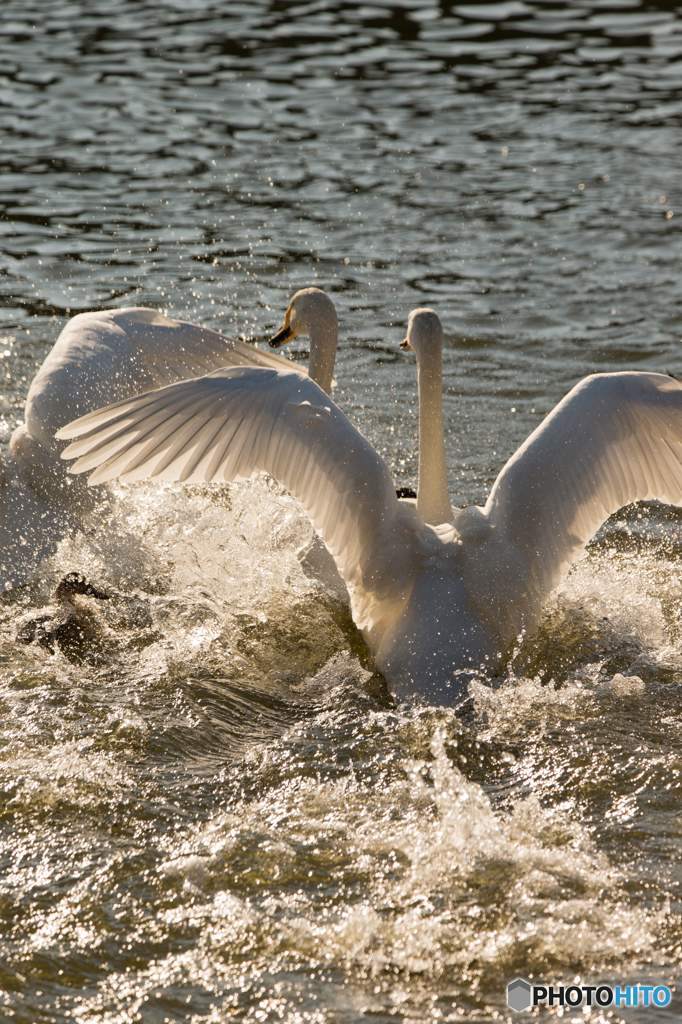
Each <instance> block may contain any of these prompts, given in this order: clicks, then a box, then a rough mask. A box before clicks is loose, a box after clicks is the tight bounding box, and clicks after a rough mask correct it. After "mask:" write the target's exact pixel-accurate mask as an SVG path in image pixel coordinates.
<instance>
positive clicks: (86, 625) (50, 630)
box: [16, 572, 111, 651]
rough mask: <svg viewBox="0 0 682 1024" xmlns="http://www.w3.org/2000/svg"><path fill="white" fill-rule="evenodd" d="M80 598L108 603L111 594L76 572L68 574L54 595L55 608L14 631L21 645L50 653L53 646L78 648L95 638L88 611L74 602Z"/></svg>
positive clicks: (91, 619) (31, 619)
mask: <svg viewBox="0 0 682 1024" xmlns="http://www.w3.org/2000/svg"><path fill="white" fill-rule="evenodd" d="M79 596H83V597H94V598H96V599H97V600H98V601H108V600H109V599H110V597H111V595H110V594H105V593H104V591H103V590H97V588H96V587H93V585H92V583H88V581H87V580H86V579H85V576H82V575H81V573H78V572H70V573H67V575H66V576H64V578H63V579H62V580H60V581H59V583H58V584H57V587H56V588H55V592H54V599H55V602H56V604H55V606H52V607H48V609H47V610H46V612H45V613H44V614H42V615H36V616H34V617H33V618H30V619H28V620H26V621H24V622H23V624H21V625H20V627H19V629H18V630H17V634H16V640H17V643H20V644H32V643H37V644H39V645H40V646H41V647H45V648H46V649H47V650H49V651H54V649H55V647H61V648H64V649H65V650H68V649H69V648H77V647H78V646H80V645H81V644H83V643H84V642H85V641H86V640H90V639H93V638H94V636H95V635H96V631H97V626H96V620H95V618H94V616H93V615H92V613H91V612H90V610H89V609H88V608H86V607H85V606H84V605H82V604H81V603H80V602H78V601H76V598H77V597H79Z"/></svg>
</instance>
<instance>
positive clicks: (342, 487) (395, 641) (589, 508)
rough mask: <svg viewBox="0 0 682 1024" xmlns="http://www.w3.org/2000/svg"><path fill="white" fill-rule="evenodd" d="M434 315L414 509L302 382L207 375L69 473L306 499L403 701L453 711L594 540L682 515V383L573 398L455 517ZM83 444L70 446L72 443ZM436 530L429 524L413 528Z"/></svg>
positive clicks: (123, 411)
mask: <svg viewBox="0 0 682 1024" xmlns="http://www.w3.org/2000/svg"><path fill="white" fill-rule="evenodd" d="M442 338H443V332H442V327H441V324H440V320H439V318H438V316H437V314H436V313H435V312H434V311H433V310H431V309H418V310H413V311H412V313H411V314H410V317H409V320H408V328H407V339H406V341H407V344H408V345H409V346H411V347H412V348H413V349H414V350H415V352H416V356H417V365H418V375H419V378H418V379H419V399H420V452H419V459H420V466H419V491H418V499H417V505H416V507H415V506H412V505H410V504H408V503H405V502H400V501H398V499H397V497H396V494H395V489H394V485H393V480H392V478H391V474H390V472H389V469H388V467H387V465H386V463H385V462H384V461H383V459H382V458H381V456H380V455H379V454H378V453H377V452H376V451H375V450H374V448H373V447H372V446H371V445H370V444H369V442H368V441H367V440H366V439H365V438H364V437H363V436H362V434H361V433H360V432H359V431H358V430H356V428H355V427H353V425H352V424H351V423H350V422H349V420H348V419H347V418H346V417H345V416H344V415H343V413H342V412H341V410H340V409H338V408H337V406H336V405H335V404H334V403H333V402H332V401H331V399H329V397H328V396H327V395H325V393H324V392H323V391H322V390H321V389H320V388H318V387H317V386H316V385H315V384H314V383H313V382H312V381H310V380H308V379H306V378H304V377H301V376H300V375H297V374H295V373H292V372H291V371H286V372H283V371H275V370H269V369H260V368H247V367H240V368H231V369H224V370H218V371H215V372H213V373H210V374H208V375H206V376H204V377H201V378H198V379H195V380H189V381H184V382H181V383H178V384H175V385H172V386H170V387H166V388H162V389H160V390H158V391H154V392H150V393H148V394H146V395H140V396H139V397H137V398H135V399H132V400H129V401H123V402H119V403H116V404H115V405H113V406H110V407H109V408H107V409H103V410H99V411H97V412H94V413H91V414H90V415H88V416H86V417H84V418H82V419H80V420H79V421H76V422H75V423H72V424H69V425H68V426H67V427H65V428H63V429H62V430H61V431H60V433H59V437H60V439H63V440H70V441H71V442H72V443H71V444H70V445H69V446H68V447H67V448H66V449H65V451H64V452H63V458H64V459H68V460H70V459H76V460H77V461H76V462H75V464H74V465H73V467H72V472H74V473H83V472H86V471H89V470H94V472H92V474H91V476H90V477H89V482H90V483H99V482H103V481H106V480H111V479H113V478H115V477H119V478H120V479H121V480H123V481H133V480H139V479H143V478H148V477H149V478H153V479H160V480H176V481H182V482H188V483H196V482H198V481H209V480H213V481H218V480H237V479H248V478H249V477H251V476H252V475H253V474H254V473H256V472H259V471H265V472H267V473H269V474H270V475H271V476H273V477H274V478H275V479H276V480H277V481H278V482H279V483H280V484H281V485H282V486H284V487H286V488H287V489H288V490H289V491H290V492H291V494H292V495H293V496H294V497H295V498H296V499H297V500H298V501H299V503H300V504H301V506H302V507H303V509H304V510H305V512H306V513H307V515H308V516H309V518H310V519H311V521H312V523H313V525H314V526H315V528H316V530H317V531H318V533H319V534H320V536H321V537H322V539H323V540H324V542H325V544H326V545H327V547H328V549H329V551H330V552H331V554H332V555H333V557H334V560H335V562H336V565H337V567H338V570H339V572H340V573H341V575H342V576H343V578H344V580H345V582H346V585H347V587H348V591H349V595H350V600H351V611H352V614H353V618H354V620H355V623H356V625H357V626H358V627H359V629H360V630H362V632H363V634H364V636H365V639H366V641H367V644H368V646H369V649H370V651H371V652H372V654H373V656H374V659H375V663H376V666H377V668H378V669H379V670H380V671H381V672H382V673H383V675H384V676H385V678H386V680H387V683H388V684H389V687H390V688H391V689H392V690H393V692H394V694H395V695H396V696H397V697H402V696H404V695H406V694H408V693H410V692H414V691H417V692H419V693H421V694H422V695H423V696H424V697H426V698H427V699H429V700H433V701H437V702H441V703H449V704H453V703H456V702H457V701H458V700H460V698H461V697H462V696H463V694H464V693H465V691H466V687H467V684H468V682H469V681H470V679H471V678H472V674H476V673H478V672H480V671H482V670H483V671H489V670H491V669H495V668H496V667H498V666H499V664H500V663H501V662H502V661H503V659H504V657H505V654H506V653H508V650H509V646H510V644H511V643H512V641H513V640H514V638H516V637H517V636H518V635H519V633H521V631H522V630H531V629H532V628H533V627H534V626H535V625H536V624H537V622H538V620H539V617H540V616H541V614H542V605H543V602H544V601H545V599H546V598H547V596H548V595H549V594H550V593H551V591H552V590H553V589H554V588H555V587H556V586H557V584H558V583H559V582H560V580H561V579H562V577H563V576H564V575H565V574H566V572H567V571H568V569H569V567H570V565H571V564H572V562H573V561H575V559H576V558H577V557H578V556H579V554H580V553H581V551H582V550H583V548H584V546H585V544H586V543H587V542H588V541H589V540H590V538H591V537H592V536H593V535H594V533H595V532H596V530H597V529H598V527H599V526H600V525H601V524H602V523H603V522H604V521H605V520H606V519H607V518H608V516H609V515H611V514H612V513H613V512H615V511H616V510H617V509H619V508H621V507H622V506H623V505H627V504H629V503H630V502H633V501H636V500H642V499H653V498H657V499H659V500H661V501H664V502H668V503H671V504H675V505H681V504H682V384H681V383H680V382H679V381H678V380H676V379H675V378H673V377H670V376H665V375H663V374H658V373H639V372H621V373H609V374H597V375H592V376H589V377H586V378H585V379H584V380H582V381H581V382H580V383H578V384H577V385H576V386H575V387H574V388H573V389H572V390H571V391H570V392H569V393H568V394H567V395H566V396H565V398H563V399H562V401H561V402H560V403H559V404H558V405H557V407H556V408H555V409H554V410H553V412H551V413H550V414H549V416H547V417H546V419H545V420H544V421H543V422H542V423H541V424H540V425H539V426H538V427H537V428H536V430H534V431H533V433H532V434H531V435H530V436H529V437H528V438H527V440H526V441H525V442H524V443H523V444H522V445H521V447H520V448H519V449H518V451H517V452H516V453H515V454H514V455H513V456H512V457H511V458H510V459H509V461H508V462H507V464H506V465H505V466H504V467H503V469H502V471H501V472H500V474H499V476H498V477H497V480H496V481H495V483H494V485H493V488H492V491H491V493H490V496H489V498H488V501H487V502H486V505H485V507H484V508H479V507H476V506H473V507H470V508H465V509H462V510H459V509H458V510H454V509H452V507H451V505H450V501H449V497H448V495H447V474H446V466H445V449H444V438H443V421H442V368H441V360H442ZM74 438H78V440H73V439H74ZM425 516H427V517H430V518H432V519H440V522H438V523H437V524H436V525H429V524H427V523H426V522H425V519H424V517H425Z"/></svg>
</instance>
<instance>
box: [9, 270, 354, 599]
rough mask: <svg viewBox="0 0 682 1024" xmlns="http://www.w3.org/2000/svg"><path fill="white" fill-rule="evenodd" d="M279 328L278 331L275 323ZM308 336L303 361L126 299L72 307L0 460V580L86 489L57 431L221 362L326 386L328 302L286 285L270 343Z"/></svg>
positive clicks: (85, 503)
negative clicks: (285, 304)
mask: <svg viewBox="0 0 682 1024" xmlns="http://www.w3.org/2000/svg"><path fill="white" fill-rule="evenodd" d="M285 330H287V338H286V339H285V338H283V336H282V335H283V332H284V331H285ZM304 333H308V334H309V335H310V368H309V371H308V370H306V369H305V367H303V366H299V365H295V364H292V363H290V362H289V360H286V359H282V358H281V357H280V356H277V355H275V354H274V353H272V352H268V351H267V350H265V351H263V350H262V349H259V348H256V347H255V346H253V345H248V344H246V343H244V342H242V341H239V340H238V339H236V338H231V337H226V336H225V335H222V334H219V333H218V332H217V331H213V330H211V329H210V328H207V327H199V326H198V325H197V324H192V323H188V322H186V321H182V320H172V319H170V318H168V317H166V316H164V315H163V314H162V313H160V312H158V311H157V310H155V309H145V308H142V307H139V308H138V307H133V308H130V309H117V310H107V311H104V312H99V313H81V314H79V315H78V316H75V317H73V319H71V320H69V322H68V323H67V325H66V326H65V328H64V330H63V331H62V333H61V334H60V336H59V338H58V339H57V341H56V343H55V345H54V347H53V348H52V350H51V351H50V353H49V355H48V356H47V359H46V360H45V362H44V363H43V365H42V366H41V368H40V370H39V371H38V373H37V374H36V376H35V378H34V379H33V382H32V384H31V387H30V389H29V392H28V397H27V399H26V410H25V417H24V423H23V424H22V425H20V426H19V427H17V429H16V430H15V431H14V433H13V435H12V438H11V441H10V454H9V455H4V456H3V458H2V464H1V465H0V588H2V587H4V588H5V589H11V588H12V587H17V586H20V585H21V584H22V583H24V582H26V580H27V579H29V578H30V576H31V574H32V573H33V571H34V570H35V568H36V566H37V565H38V563H39V562H40V561H41V560H42V558H44V557H45V556H47V555H49V554H51V553H52V552H53V551H54V550H55V546H56V543H57V542H58V540H59V539H60V538H61V537H62V536H63V535H64V533H65V532H66V531H68V530H69V529H74V528H76V527H77V526H78V523H79V517H81V516H82V515H83V514H85V513H86V512H88V511H90V510H91V509H92V508H93V506H94V504H95V503H96V500H97V496H96V493H95V492H92V491H88V488H87V487H86V486H84V483H83V482H82V481H79V480H76V479H75V478H73V477H69V476H68V475H67V473H66V472H65V467H64V463H63V462H62V461H61V460H60V458H59V456H60V454H61V451H62V448H63V447H64V446H63V444H60V443H59V442H58V441H57V440H55V433H56V432H57V430H58V429H59V428H60V427H62V426H64V425H65V424H66V423H68V422H69V421H70V420H72V419H74V417H76V416H82V415H84V414H85V413H88V412H90V411H91V410H93V409H97V408H99V407H100V406H102V405H104V404H107V403H109V402H112V401H118V400H120V399H122V398H128V397H131V396H132V395H137V394H141V393H142V392H145V391H148V390H149V389H150V388H155V387H159V386H162V385H164V384H169V383H172V382H173V381H178V380H184V379H186V378H187V377H191V376H195V375H197V374H201V373H206V372H207V371H209V370H214V369H217V368H218V367H222V366H236V365H246V366H264V367H269V368H273V369H284V370H295V371H296V372H297V373H300V374H304V375H305V374H307V373H308V372H310V375H311V376H312V379H313V380H316V381H317V383H318V384H319V385H320V386H321V387H322V388H324V389H325V390H327V391H328V390H329V388H330V387H331V382H332V374H333V370H334V360H335V356H336V347H337V342H338V320H337V316H336V309H335V307H334V303H333V302H332V300H331V299H330V298H329V296H328V295H326V294H325V292H323V291H321V290H320V289H319V288H304V289H301V290H300V291H298V292H296V294H295V295H294V296H293V298H292V300H291V302H290V303H289V308H288V309H287V311H286V314H285V320H284V328H283V329H282V330H281V331H280V332H279V334H278V335H277V337H276V338H274V339H273V341H274V342H276V343H278V344H281V343H282V342H283V341H284V340H288V337H296V336H297V335H299V334H304Z"/></svg>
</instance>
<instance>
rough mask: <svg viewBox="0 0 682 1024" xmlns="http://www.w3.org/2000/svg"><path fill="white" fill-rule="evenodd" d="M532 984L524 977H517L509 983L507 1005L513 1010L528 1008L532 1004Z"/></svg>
mask: <svg viewBox="0 0 682 1024" xmlns="http://www.w3.org/2000/svg"><path fill="white" fill-rule="evenodd" d="M530 1003H531V999H530V985H529V983H528V982H527V981H525V980H524V979H523V978H516V979H515V980H514V981H510V982H509V984H508V985H507V1006H509V1007H511V1009H512V1010H517V1011H518V1012H520V1011H521V1010H527V1009H528V1007H529V1006H530Z"/></svg>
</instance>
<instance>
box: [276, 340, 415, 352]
mask: <svg viewBox="0 0 682 1024" xmlns="http://www.w3.org/2000/svg"><path fill="white" fill-rule="evenodd" d="M270 344H272V342H271V343H270ZM400 347H401V349H402V350H403V352H412V346H411V345H410V343H409V341H408V340H407V338H403V340H402V341H401V342H400Z"/></svg>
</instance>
